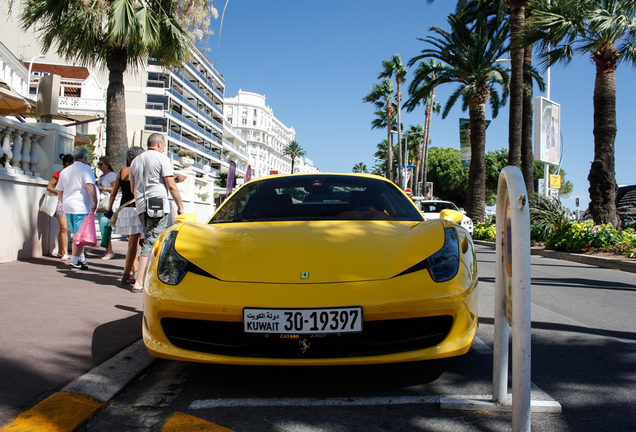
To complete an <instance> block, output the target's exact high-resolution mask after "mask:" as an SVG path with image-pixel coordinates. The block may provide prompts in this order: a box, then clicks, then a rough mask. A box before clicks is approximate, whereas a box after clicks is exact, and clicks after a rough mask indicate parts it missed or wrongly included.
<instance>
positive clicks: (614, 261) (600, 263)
mask: <svg viewBox="0 0 636 432" xmlns="http://www.w3.org/2000/svg"><path fill="white" fill-rule="evenodd" d="M473 243H475V244H478V245H480V246H487V247H491V248H493V249H494V248H495V246H496V245H495V243H494V242H489V241H484V240H473ZM530 254H531V255H540V256H543V257H546V258H552V259H558V260H563V261H572V262H577V263H581V264H588V265H593V266H596V267H602V268H608V269H613V270H621V271H625V272H629V273H636V261H634V260H627V259H621V258H608V257H597V256H593V255H584V254H575V253H568V252H557V251H553V250H546V249H540V248H531V249H530Z"/></svg>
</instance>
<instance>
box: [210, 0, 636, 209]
mask: <svg viewBox="0 0 636 432" xmlns="http://www.w3.org/2000/svg"><path fill="white" fill-rule="evenodd" d="M224 5H225V0H217V1H216V2H215V6H216V7H217V9H218V10H219V18H218V19H217V20H216V21H215V22H213V24H212V26H213V29H214V32H215V34H214V35H212V36H211V37H210V39H209V41H208V44H207V50H206V54H207V56H208V58H209V59H210V60H211V61H212V62H213V63H214V62H216V68H217V70H218V71H219V72H220V73H221V74H223V75H224V77H225V84H226V88H225V95H226V97H233V96H236V94H237V92H238V90H239V89H241V90H244V91H250V92H255V93H259V94H263V95H265V96H266V103H267V105H269V106H270V107H271V108H272V109H273V111H274V115H275V116H276V117H277V118H278V119H279V120H281V121H282V122H283V123H284V124H285V125H287V126H293V127H294V128H295V129H296V140H297V141H298V142H300V144H301V145H302V147H303V148H304V149H305V150H306V151H307V156H308V157H309V158H310V159H312V160H313V161H314V163H315V164H316V166H317V167H318V168H319V169H320V170H321V171H323V172H351V170H352V168H353V166H354V165H355V164H356V163H358V162H364V163H365V164H366V165H367V166H368V167H370V168H371V167H372V166H373V165H374V160H373V154H374V153H375V151H376V145H377V144H378V143H379V142H380V141H382V140H383V139H384V138H386V131H385V130H377V129H376V130H371V121H372V120H373V118H374V115H373V112H374V109H373V106H372V105H371V104H366V103H363V102H362V98H363V97H364V96H365V95H367V94H368V93H369V91H370V90H371V87H372V86H373V84H374V83H376V82H377V81H378V80H377V76H378V74H379V73H380V71H381V70H382V60H384V59H389V58H390V57H391V56H392V55H393V54H400V55H401V56H402V60H403V61H404V63H407V62H408V61H409V60H410V59H411V58H412V57H414V56H416V55H418V54H419V52H420V51H421V50H422V49H424V47H425V45H426V44H425V43H424V42H421V41H418V40H416V38H418V37H419V38H425V37H426V36H428V35H430V34H431V33H430V32H429V28H430V27H431V26H438V27H442V28H445V29H448V26H447V24H446V16H447V15H448V14H449V13H451V12H452V11H453V10H454V7H455V2H454V1H449V0H438V1H436V2H435V3H434V4H433V5H431V6H428V5H426V2H425V1H424V0H419V1H416V0H399V1H380V0H365V1H364V2H361V1H354V0H323V1H321V2H309V1H302V0H301V1H292V0H286V1H284V0H268V1H262V0H229V3H228V5H227V9H226V12H225V19H224V22H223V29H222V32H221V40H220V47H219V50H218V52H217V43H218V36H219V26H220V24H221V13H222V11H223V6H224ZM390 17H395V18H390ZM413 70H414V68H411V69H409V73H408V74H407V77H406V80H407V83H406V84H407V85H408V83H409V80H410V79H411V78H412V74H413ZM551 75H552V79H551V99H552V100H553V101H555V102H557V103H559V104H560V105H561V111H562V123H561V129H562V137H563V148H564V150H565V154H564V158H563V165H562V167H563V169H564V170H565V171H566V172H567V177H566V178H567V180H570V181H571V182H572V183H573V184H574V192H573V193H572V194H571V196H570V197H569V198H567V199H564V200H563V203H564V204H565V205H566V206H567V207H569V208H571V209H574V208H575V198H577V197H578V198H580V203H581V208H582V209H583V210H584V209H586V208H587V205H588V203H589V194H588V187H589V184H588V181H587V176H588V174H589V170H590V163H591V161H592V159H593V156H594V137H593V134H592V131H593V107H592V98H593V90H594V79H595V67H594V65H593V64H592V63H591V61H590V60H589V59H588V58H580V57H579V58H576V59H575V60H574V61H573V62H572V63H571V64H570V65H569V66H567V67H562V66H557V67H554V68H553V69H552V74H551ZM616 87H617V107H616V109H617V122H618V135H617V137H616V180H617V183H618V184H636V173H635V171H636V170H635V169H634V168H633V166H634V158H635V156H636V151H635V149H634V141H635V139H634V137H635V136H636V119H635V118H633V117H634V116H633V113H634V110H633V108H632V106H633V102H632V101H633V99H634V98H635V97H636V81H635V80H634V70H633V69H632V68H631V66H628V65H626V64H622V65H620V66H619V68H618V71H617V74H616ZM454 89H455V87H454V86H453V85H446V86H442V87H439V88H438V90H437V101H439V102H441V103H442V104H445V102H446V101H447V99H448V96H449V95H450V93H451V92H452V91H453V90H454ZM406 92H407V91H406V89H405V90H404V91H403V94H404V95H406ZM541 95H543V94H541V93H539V92H538V91H537V90H536V89H535V96H541ZM508 109H509V108H508V107H507V106H506V107H505V108H504V109H503V110H501V111H500V114H499V116H498V117H497V118H495V119H493V121H492V122H491V124H490V126H489V128H488V130H487V143H486V149H487V150H495V149H499V148H506V149H507V148H508ZM487 115H488V118H490V111H488V113H487ZM462 117H463V118H467V117H468V113H467V112H465V113H464V112H462V111H461V104H460V103H458V104H456V106H455V108H454V109H453V110H452V111H451V112H450V114H449V115H448V117H447V118H446V119H444V120H442V118H441V116H434V117H433V119H432V124H431V138H432V143H431V145H432V146H436V147H453V148H457V149H459V132H458V119H459V118H462ZM423 122H424V108H418V109H416V110H415V111H414V112H413V113H410V114H407V113H406V112H403V115H402V123H403V124H404V127H405V128H408V127H409V126H410V125H412V124H413V125H415V124H417V123H423Z"/></svg>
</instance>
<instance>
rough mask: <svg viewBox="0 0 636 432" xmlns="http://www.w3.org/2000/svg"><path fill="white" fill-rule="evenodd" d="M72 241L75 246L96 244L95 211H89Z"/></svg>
mask: <svg viewBox="0 0 636 432" xmlns="http://www.w3.org/2000/svg"><path fill="white" fill-rule="evenodd" d="M73 243H74V244H76V245H77V246H95V245H97V233H96V232H95V213H94V212H90V213H89V214H88V215H87V216H86V217H85V218H84V221H83V222H82V225H80V227H79V229H78V230H77V233H76V234H75V237H74V238H73Z"/></svg>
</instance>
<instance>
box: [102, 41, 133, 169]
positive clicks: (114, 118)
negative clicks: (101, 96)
mask: <svg viewBox="0 0 636 432" xmlns="http://www.w3.org/2000/svg"><path fill="white" fill-rule="evenodd" d="M127 64H128V51H127V50H126V48H121V47H114V46H109V47H108V48H107V52H106V66H107V67H108V71H109V74H108V90H107V91H106V155H107V156H108V157H110V161H111V163H112V165H113V167H114V168H115V170H116V171H119V170H120V169H121V168H124V167H125V166H126V151H127V150H128V129H127V127H126V97H125V94H124V91H125V90H124V72H125V71H126V66H127Z"/></svg>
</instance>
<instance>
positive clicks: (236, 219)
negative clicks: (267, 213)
mask: <svg viewBox="0 0 636 432" xmlns="http://www.w3.org/2000/svg"><path fill="white" fill-rule="evenodd" d="M232 222H252V220H251V219H243V218H234V219H223V220H215V221H212V222H210V223H211V224H217V223H232Z"/></svg>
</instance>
